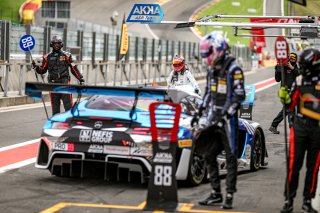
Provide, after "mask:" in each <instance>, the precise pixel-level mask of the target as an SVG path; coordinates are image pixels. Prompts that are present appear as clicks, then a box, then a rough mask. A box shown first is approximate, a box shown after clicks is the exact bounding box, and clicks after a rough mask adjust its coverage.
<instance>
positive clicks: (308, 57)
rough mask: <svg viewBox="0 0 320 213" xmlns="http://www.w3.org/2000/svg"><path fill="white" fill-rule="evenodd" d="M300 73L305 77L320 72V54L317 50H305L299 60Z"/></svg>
mask: <svg viewBox="0 0 320 213" xmlns="http://www.w3.org/2000/svg"><path fill="white" fill-rule="evenodd" d="M299 65H300V72H301V74H302V75H303V76H311V75H314V74H316V73H318V72H319V71H320V52H319V50H317V49H314V48H309V49H305V50H304V51H303V52H302V53H301V55H300V60H299Z"/></svg>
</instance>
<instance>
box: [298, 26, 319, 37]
mask: <svg viewBox="0 0 320 213" xmlns="http://www.w3.org/2000/svg"><path fill="white" fill-rule="evenodd" d="M300 36H301V37H308V38H310V37H311V38H317V37H318V27H301V29H300Z"/></svg>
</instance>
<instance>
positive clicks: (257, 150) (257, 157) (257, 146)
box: [252, 134, 262, 169]
mask: <svg viewBox="0 0 320 213" xmlns="http://www.w3.org/2000/svg"><path fill="white" fill-rule="evenodd" d="M252 155H253V163H254V167H255V168H256V169H258V168H259V167H260V165H261V157H262V141H261V136H260V134H258V135H257V137H255V139H254V148H253V153H252Z"/></svg>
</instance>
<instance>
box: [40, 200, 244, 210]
mask: <svg viewBox="0 0 320 213" xmlns="http://www.w3.org/2000/svg"><path fill="white" fill-rule="evenodd" d="M145 205H146V201H144V202H142V203H141V204H139V205H137V206H124V205H111V204H90V203H64V202H62V203H58V204H56V205H54V206H52V207H49V208H47V209H45V210H43V211H41V212H40V213H54V212H58V211H60V210H62V209H63V208H66V207H72V206H76V207H92V208H108V209H131V210H143V209H144V207H145ZM192 207H193V204H191V203H180V204H179V205H178V208H177V212H194V213H248V212H230V211H212V210H201V209H192ZM153 212H154V213H164V212H165V211H162V210H154V211H153Z"/></svg>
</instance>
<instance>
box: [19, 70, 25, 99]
mask: <svg viewBox="0 0 320 213" xmlns="http://www.w3.org/2000/svg"><path fill="white" fill-rule="evenodd" d="M23 67H24V65H22V64H20V70H19V71H20V72H19V95H22V78H23Z"/></svg>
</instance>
